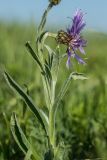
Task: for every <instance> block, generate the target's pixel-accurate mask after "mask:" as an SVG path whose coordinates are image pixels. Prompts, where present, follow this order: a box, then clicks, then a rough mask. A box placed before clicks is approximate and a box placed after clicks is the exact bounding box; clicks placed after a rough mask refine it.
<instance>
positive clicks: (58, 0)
mask: <svg viewBox="0 0 107 160" xmlns="http://www.w3.org/2000/svg"><path fill="white" fill-rule="evenodd" d="M49 1H50V3H52V4H53V5H58V4H59V3H60V1H61V0H49Z"/></svg>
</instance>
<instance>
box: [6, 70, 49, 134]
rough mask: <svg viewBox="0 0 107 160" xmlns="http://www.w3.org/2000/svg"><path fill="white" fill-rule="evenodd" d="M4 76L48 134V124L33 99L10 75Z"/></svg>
mask: <svg viewBox="0 0 107 160" xmlns="http://www.w3.org/2000/svg"><path fill="white" fill-rule="evenodd" d="M4 75H5V78H6V80H7V82H8V83H9V85H10V87H12V88H13V89H15V91H17V93H19V95H20V96H21V97H22V98H23V100H24V101H25V102H26V104H27V105H28V107H29V108H30V110H31V111H32V112H33V113H34V115H35V116H36V117H37V118H38V120H39V122H40V124H41V125H42V127H43V128H44V130H45V132H46V134H47V126H46V122H44V118H43V115H41V113H40V111H39V108H38V107H37V106H36V105H34V103H33V101H32V99H31V98H30V97H29V95H27V94H26V93H25V92H24V91H23V89H22V88H21V87H20V86H19V85H18V84H17V83H16V82H15V81H14V80H13V79H12V77H11V76H10V75H9V74H8V73H6V72H5V73H4Z"/></svg>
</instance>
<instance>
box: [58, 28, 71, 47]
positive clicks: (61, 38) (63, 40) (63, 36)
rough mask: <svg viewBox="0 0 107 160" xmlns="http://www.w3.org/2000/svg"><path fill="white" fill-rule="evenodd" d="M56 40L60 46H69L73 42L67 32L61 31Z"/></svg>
mask: <svg viewBox="0 0 107 160" xmlns="http://www.w3.org/2000/svg"><path fill="white" fill-rule="evenodd" d="M56 40H57V42H58V43H60V44H65V45H69V43H70V41H71V40H72V36H70V35H69V34H68V33H67V32H65V31H63V30H60V31H59V32H58V35H57V37H56Z"/></svg>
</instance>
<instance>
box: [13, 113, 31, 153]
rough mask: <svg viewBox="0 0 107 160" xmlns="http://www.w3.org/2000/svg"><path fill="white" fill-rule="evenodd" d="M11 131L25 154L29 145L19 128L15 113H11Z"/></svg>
mask: <svg viewBox="0 0 107 160" xmlns="http://www.w3.org/2000/svg"><path fill="white" fill-rule="evenodd" d="M10 124H11V131H12V134H13V137H14V139H15V141H16V142H17V144H18V146H19V147H20V149H21V150H22V151H23V152H24V153H25V154H26V152H27V151H28V148H29V146H30V144H29V142H28V140H27V138H26V136H25V135H24V133H23V131H22V129H21V128H20V126H19V124H18V121H17V119H16V115H15V114H14V113H13V114H12V116H11V122H10Z"/></svg>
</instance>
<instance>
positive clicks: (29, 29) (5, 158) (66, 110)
mask: <svg viewBox="0 0 107 160" xmlns="http://www.w3.org/2000/svg"><path fill="white" fill-rule="evenodd" d="M49 30H51V28H50V29H49ZM0 33H1V35H0V160H10V159H11V160H14V159H15V160H16V159H18V157H19V155H20V157H21V156H22V157H23V154H22V153H21V152H20V150H19V149H18V147H17V145H16V143H15V142H14V140H13V138H12V135H11V132H10V128H9V121H10V116H11V113H12V112H13V111H15V112H16V113H17V115H18V119H19V122H20V124H21V125H22V127H23V129H24V131H25V132H26V135H27V136H28V135H29V137H30V139H31V140H32V139H33V140H32V141H35V146H36V149H37V150H38V151H39V152H40V153H41V154H43V153H44V152H45V149H44V148H45V142H44V140H42V139H41V137H40V136H43V135H42V131H41V129H40V130H39V129H38V130H37V128H38V123H37V122H36V121H34V119H33V116H32V114H31V113H30V112H29V110H27V112H26V115H25V116H24V117H23V105H24V104H23V102H22V100H21V99H20V97H19V96H18V95H15V94H14V93H13V92H12V91H11V90H10V89H9V87H8V85H7V84H6V82H5V80H4V78H3V75H2V69H3V68H6V70H7V71H8V72H9V73H10V74H11V75H12V76H13V77H14V79H15V80H16V81H17V82H18V83H20V85H21V86H22V87H23V88H24V89H25V90H26V88H25V86H24V84H26V85H27V86H28V88H29V90H30V95H31V96H32V97H33V99H34V101H35V102H36V104H37V105H38V106H40V107H41V108H43V109H45V102H44V99H43V89H42V82H41V77H40V73H39V71H38V69H37V66H36V64H35V63H34V61H33V59H32V57H30V55H29V54H28V53H27V51H26V48H25V46H24V45H25V42H26V41H30V42H31V44H32V46H33V48H35V37H36V26H35V24H33V23H32V24H30V25H28V24H26V25H22V24H17V23H12V24H6V23H3V22H2V23H0ZM84 35H85V37H86V39H87V41H88V45H87V47H86V49H85V51H86V58H87V59H86V61H87V65H86V66H81V65H78V64H77V63H75V62H74V60H73V67H72V68H71V70H70V71H78V72H83V73H85V74H86V75H87V76H88V77H89V79H88V80H87V81H73V82H72V83H71V86H70V88H69V91H68V92H67V94H66V96H65V98H64V100H63V101H62V102H61V105H60V108H59V112H58V115H57V123H56V126H57V132H58V134H57V141H58V142H59V141H62V142H64V146H62V147H65V150H67V157H69V158H68V159H70V160H71V159H73V160H74V159H77V160H78V159H82V160H83V159H86V158H89V159H91V158H93V159H95V158H103V159H104V158H105V160H106V159H107V152H106V151H107V74H106V70H107V34H105V33H97V32H86V33H84ZM47 43H50V45H51V46H52V47H53V48H54V46H55V43H56V42H54V41H53V40H51V39H48V40H47ZM61 51H62V53H64V52H65V51H66V49H65V47H63V46H62V49H61ZM65 63H66V58H65V60H64V61H63V63H62V64H61V68H60V73H59V80H58V84H57V92H58V90H59V88H60V86H61V85H62V83H63V82H64V80H65V79H66V77H67V75H68V74H69V72H70V71H69V70H67V68H66V66H65ZM34 126H35V129H34V128H33V127H34ZM36 127H37V128H36ZM36 136H37V137H38V138H36ZM68 145H69V147H68ZM41 146H42V147H41ZM42 149H43V151H42ZM40 150H41V151H40ZM65 155H66V154H65ZM20 159H21V158H20ZM65 159H66V160H67V158H65Z"/></svg>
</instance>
